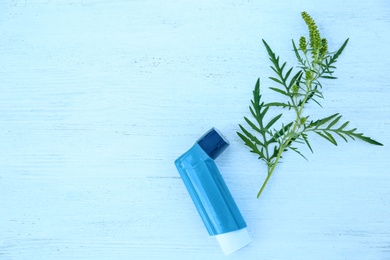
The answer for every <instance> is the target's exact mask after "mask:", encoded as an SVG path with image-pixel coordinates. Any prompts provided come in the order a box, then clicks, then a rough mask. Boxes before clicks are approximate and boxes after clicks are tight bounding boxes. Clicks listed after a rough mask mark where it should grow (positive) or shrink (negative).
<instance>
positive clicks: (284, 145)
mask: <svg viewBox="0 0 390 260" xmlns="http://www.w3.org/2000/svg"><path fill="white" fill-rule="evenodd" d="M311 84H312V81H311V80H308V81H307V82H306V85H307V92H306V94H305V97H304V98H303V100H302V105H301V107H300V109H299V110H297V111H296V112H297V118H296V120H295V122H294V126H293V129H292V130H291V133H295V132H296V131H297V130H298V129H297V128H299V125H300V123H299V119H300V118H301V115H302V111H303V107H304V106H305V104H306V101H307V99H308V97H309V95H310V92H311ZM300 134H301V133H300ZM300 134H299V135H300ZM287 136H288V138H287V140H286V141H284V140H282V142H281V145H280V148H279V152H278V155H277V157H276V159H275V161H274V162H273V163H272V166H271V167H268V174H267V178H265V180H264V183H263V185H262V186H261V188H260V190H259V192H258V193H257V198H259V197H260V196H261V194H262V193H263V190H264V188H265V186H267V183H268V181H269V179H270V178H271V176H272V174H273V172H274V170H275V167H276V165H277V164H278V162H279V159H280V158H281V157H282V154H283V152H284V150H285V149H286V148H287V147H288V146H289V143H290V142H291V140H292V138H293V137H294V135H287Z"/></svg>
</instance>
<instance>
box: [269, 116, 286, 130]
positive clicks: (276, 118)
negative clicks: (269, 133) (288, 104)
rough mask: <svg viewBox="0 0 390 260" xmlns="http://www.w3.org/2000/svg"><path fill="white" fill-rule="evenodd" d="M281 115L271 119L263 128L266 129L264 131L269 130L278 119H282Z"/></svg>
mask: <svg viewBox="0 0 390 260" xmlns="http://www.w3.org/2000/svg"><path fill="white" fill-rule="evenodd" d="M282 115H283V114H279V115H277V116H275V117H274V118H272V119H271V120H270V121H269V122H268V124H267V125H266V126H265V128H266V129H270V128H271V126H273V124H275V123H276V121H278V120H279V118H281V117H282Z"/></svg>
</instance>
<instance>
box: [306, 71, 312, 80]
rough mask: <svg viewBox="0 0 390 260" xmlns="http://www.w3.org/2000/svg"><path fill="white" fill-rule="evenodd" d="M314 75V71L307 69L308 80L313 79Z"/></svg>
mask: <svg viewBox="0 0 390 260" xmlns="http://www.w3.org/2000/svg"><path fill="white" fill-rule="evenodd" d="M312 77H313V73H312V72H311V71H310V70H307V71H306V81H309V80H311V79H312Z"/></svg>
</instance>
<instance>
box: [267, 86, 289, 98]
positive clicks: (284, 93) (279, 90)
mask: <svg viewBox="0 0 390 260" xmlns="http://www.w3.org/2000/svg"><path fill="white" fill-rule="evenodd" d="M269 89H271V90H273V91H275V92H278V93H280V94H282V95H285V96H290V95H289V94H287V92H286V91H283V90H281V89H278V88H269Z"/></svg>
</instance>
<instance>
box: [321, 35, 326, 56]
mask: <svg viewBox="0 0 390 260" xmlns="http://www.w3.org/2000/svg"><path fill="white" fill-rule="evenodd" d="M327 52H328V41H327V40H326V39H325V38H322V39H321V48H320V55H321V56H325V55H326V53H327Z"/></svg>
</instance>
